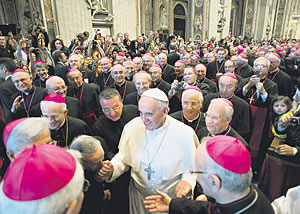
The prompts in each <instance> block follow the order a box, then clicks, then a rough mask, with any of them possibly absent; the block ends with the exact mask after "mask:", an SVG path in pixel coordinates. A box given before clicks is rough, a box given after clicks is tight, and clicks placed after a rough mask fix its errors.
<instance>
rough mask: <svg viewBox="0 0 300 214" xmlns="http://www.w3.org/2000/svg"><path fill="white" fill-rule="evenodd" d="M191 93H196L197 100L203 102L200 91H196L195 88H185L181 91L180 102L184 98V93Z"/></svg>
mask: <svg viewBox="0 0 300 214" xmlns="http://www.w3.org/2000/svg"><path fill="white" fill-rule="evenodd" d="M193 93H196V94H198V99H199V102H200V103H203V94H202V93H201V92H200V91H197V90H185V91H183V92H182V99H181V102H182V100H184V97H185V95H187V94H193Z"/></svg>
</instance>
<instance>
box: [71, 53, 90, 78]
mask: <svg viewBox="0 0 300 214" xmlns="http://www.w3.org/2000/svg"><path fill="white" fill-rule="evenodd" d="M83 61H84V59H83V56H82V55H81V54H71V55H70V57H69V67H70V69H72V68H73V69H78V70H79V71H80V72H81V74H82V78H83V80H84V82H86V83H92V82H93V79H92V78H93V77H92V76H93V72H92V71H91V70H89V69H87V68H83V67H82V65H83Z"/></svg>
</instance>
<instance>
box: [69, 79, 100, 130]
mask: <svg viewBox="0 0 300 214" xmlns="http://www.w3.org/2000/svg"><path fill="white" fill-rule="evenodd" d="M67 95H68V96H70V97H75V98H77V99H78V100H79V104H80V109H81V113H82V119H83V120H84V121H85V122H86V123H87V124H88V125H89V127H93V124H94V122H95V121H96V120H97V118H98V117H99V116H100V109H101V108H100V103H99V97H98V92H97V90H96V88H95V87H94V86H92V85H91V84H88V83H83V84H82V86H81V87H80V88H75V87H73V86H68V92H67Z"/></svg>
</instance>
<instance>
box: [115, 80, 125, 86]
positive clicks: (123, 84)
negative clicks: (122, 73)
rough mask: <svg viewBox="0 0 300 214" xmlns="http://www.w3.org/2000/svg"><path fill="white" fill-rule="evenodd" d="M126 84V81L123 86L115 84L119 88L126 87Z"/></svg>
mask: <svg viewBox="0 0 300 214" xmlns="http://www.w3.org/2000/svg"><path fill="white" fill-rule="evenodd" d="M125 83H126V80H125V81H124V82H123V83H122V84H121V85H118V84H117V83H115V85H116V87H118V88H123V87H124V86H125Z"/></svg>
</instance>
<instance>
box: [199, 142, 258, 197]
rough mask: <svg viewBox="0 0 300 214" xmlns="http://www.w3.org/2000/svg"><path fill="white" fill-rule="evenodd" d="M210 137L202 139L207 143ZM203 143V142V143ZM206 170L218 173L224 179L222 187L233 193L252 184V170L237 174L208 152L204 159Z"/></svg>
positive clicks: (240, 191)
mask: <svg viewBox="0 0 300 214" xmlns="http://www.w3.org/2000/svg"><path fill="white" fill-rule="evenodd" d="M207 139H208V138H205V139H203V140H202V143H205V144H206V141H207ZM202 143H201V144H202ZM204 163H205V164H204V171H207V172H209V173H210V174H216V175H217V176H218V177H219V178H220V179H221V181H222V188H224V189H226V190H227V191H229V192H233V193H242V192H244V191H245V190H246V189H247V188H248V187H249V186H250V185H251V180H252V170H251V169H250V170H249V172H248V173H246V174H237V173H234V172H231V171H229V170H227V169H224V168H223V167H221V166H220V165H218V164H217V163H216V162H215V161H214V160H213V159H212V158H211V157H210V156H209V155H208V154H207V152H206V155H205V161H204Z"/></svg>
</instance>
